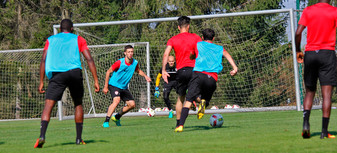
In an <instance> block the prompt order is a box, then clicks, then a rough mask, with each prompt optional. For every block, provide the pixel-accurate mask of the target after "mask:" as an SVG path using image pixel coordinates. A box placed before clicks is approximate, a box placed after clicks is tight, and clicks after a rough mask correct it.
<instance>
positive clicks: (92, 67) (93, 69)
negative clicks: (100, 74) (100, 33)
mask: <svg viewBox="0 0 337 153" xmlns="http://www.w3.org/2000/svg"><path fill="white" fill-rule="evenodd" d="M82 53H83V56H84V58H85V59H86V60H87V62H88V66H89V69H90V71H91V73H92V76H93V78H94V81H95V92H99V84H98V78H97V71H96V66H95V62H94V59H93V58H92V57H91V54H90V51H89V50H88V49H86V50H84V51H83V52H82Z"/></svg>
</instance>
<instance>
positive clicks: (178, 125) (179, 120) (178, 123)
mask: <svg viewBox="0 0 337 153" xmlns="http://www.w3.org/2000/svg"><path fill="white" fill-rule="evenodd" d="M179 122H180V119H179V120H177V124H176V127H178V126H179Z"/></svg>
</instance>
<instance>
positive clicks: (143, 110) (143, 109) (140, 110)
mask: <svg viewBox="0 0 337 153" xmlns="http://www.w3.org/2000/svg"><path fill="white" fill-rule="evenodd" d="M138 112H146V109H145V108H139V110H138Z"/></svg>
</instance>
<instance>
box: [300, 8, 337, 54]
mask: <svg viewBox="0 0 337 153" xmlns="http://www.w3.org/2000/svg"><path fill="white" fill-rule="evenodd" d="M298 24H301V25H303V26H306V27H307V28H308V30H307V31H308V33H307V45H306V46H305V51H315V50H322V49H327V50H335V45H336V24H337V8H336V7H333V6H331V5H329V4H328V3H317V4H315V5H312V6H309V7H306V8H305V9H304V10H303V13H302V16H301V19H300V21H299V22H298Z"/></svg>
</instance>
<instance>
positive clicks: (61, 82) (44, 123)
mask: <svg viewBox="0 0 337 153" xmlns="http://www.w3.org/2000/svg"><path fill="white" fill-rule="evenodd" d="M65 80H66V78H65V75H64V73H53V77H52V78H51V79H50V80H49V84H48V87H47V91H46V100H45V106H44V109H43V112H42V116H41V126H40V137H39V138H38V139H37V140H36V143H35V145H34V148H42V146H43V144H44V143H45V139H46V132H47V127H48V124H49V121H50V114H51V112H52V109H53V107H54V105H55V103H56V101H58V100H60V99H61V98H62V94H63V91H64V90H65V88H66V83H65Z"/></svg>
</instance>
